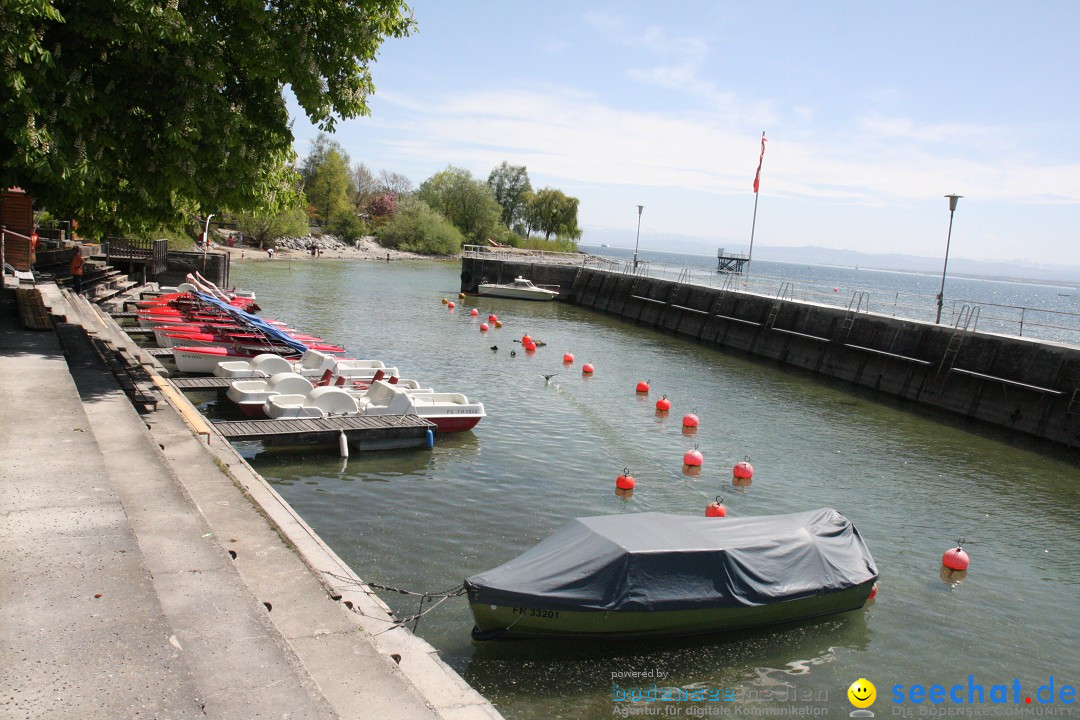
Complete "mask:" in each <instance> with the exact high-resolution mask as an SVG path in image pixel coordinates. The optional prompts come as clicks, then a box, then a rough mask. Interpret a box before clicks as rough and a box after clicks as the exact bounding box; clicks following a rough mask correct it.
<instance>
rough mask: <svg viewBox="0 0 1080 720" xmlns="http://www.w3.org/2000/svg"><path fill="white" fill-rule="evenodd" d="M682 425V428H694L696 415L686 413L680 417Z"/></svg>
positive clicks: (696, 419) (696, 421) (696, 423)
mask: <svg viewBox="0 0 1080 720" xmlns="http://www.w3.org/2000/svg"><path fill="white" fill-rule="evenodd" d="M682 426H683V427H684V428H696V427H697V426H698V417H697V415H695V414H694V413H692V412H691V413H686V414H685V415H683V418H682Z"/></svg>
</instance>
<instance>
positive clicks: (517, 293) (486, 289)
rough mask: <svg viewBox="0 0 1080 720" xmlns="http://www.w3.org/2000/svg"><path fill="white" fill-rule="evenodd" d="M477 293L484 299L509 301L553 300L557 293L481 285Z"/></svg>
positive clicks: (536, 289)
mask: <svg viewBox="0 0 1080 720" xmlns="http://www.w3.org/2000/svg"><path fill="white" fill-rule="evenodd" d="M477 292H478V293H479V294H480V295H483V296H484V297H497V298H508V299H510V300H554V299H555V298H556V297H557V296H558V294H559V293H557V292H555V291H554V290H545V289H544V288H539V287H531V288H518V287H513V286H510V285H495V284H493V283H487V284H482V285H480V286H479V287H478V288H477Z"/></svg>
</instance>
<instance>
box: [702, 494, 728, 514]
mask: <svg viewBox="0 0 1080 720" xmlns="http://www.w3.org/2000/svg"><path fill="white" fill-rule="evenodd" d="M705 517H727V508H726V507H724V496H723V495H717V496H716V500H715V501H714V502H711V503H709V504H708V505H707V506H706V507H705Z"/></svg>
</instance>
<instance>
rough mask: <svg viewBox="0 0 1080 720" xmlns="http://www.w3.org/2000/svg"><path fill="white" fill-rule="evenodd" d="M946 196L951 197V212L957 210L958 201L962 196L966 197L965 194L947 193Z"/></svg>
mask: <svg viewBox="0 0 1080 720" xmlns="http://www.w3.org/2000/svg"><path fill="white" fill-rule="evenodd" d="M945 197H947V198H949V212H954V211H955V210H956V201H957V200H959V199H960V198H962V197H964V196H963V195H946V196H945Z"/></svg>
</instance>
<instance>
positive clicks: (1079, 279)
mask: <svg viewBox="0 0 1080 720" xmlns="http://www.w3.org/2000/svg"><path fill="white" fill-rule="evenodd" d="M631 240H632V238H631ZM581 243H582V244H588V245H602V244H607V245H610V246H611V247H617V248H622V249H627V248H629V249H631V250H633V248H634V246H633V244H629V245H628V244H627V234H626V232H625V231H615V230H588V231H586V232H585V234H584V236H583V237H582V239H581ZM642 249H649V250H663V251H665V252H682V253H691V254H695V255H701V254H704V255H715V254H716V251H717V250H718V249H719V248H718V247H716V246H715V245H713V244H710V243H709V242H708V241H704V240H702V239H701V238H694V237H688V236H685V235H669V236H662V237H659V238H658V237H657V236H656V235H653V236H652V237H650V238H649V245H648V248H644V247H643V248H642ZM748 249H749V248H748V247H747V246H746V245H731V246H728V247H725V252H729V253H746V252H747V250H748ZM754 257H755V258H757V259H759V260H772V261H775V262H790V263H805V264H807V265H839V266H843V267H856V266H857V267H860V268H863V269H867V270H906V271H908V272H920V273H922V272H925V273H940V272H941V269H942V261H943V258H940V257H937V258H931V257H922V256H919V255H904V254H901V253H864V252H858V251H855V250H836V249H834V248H826V247H818V246H815V245H804V246H802V247H777V246H774V245H764V246H755V248H754ZM949 273H950V274H953V273H955V274H957V275H970V276H973V277H989V278H1009V279H1012V280H1041V281H1046V280H1054V281H1059V282H1066V283H1069V284H1071V285H1078V286H1080V265H1043V264H1040V263H1032V262H1028V261H1025V260H1016V261H1013V262H990V261H985V260H969V259H966V258H957V257H950V258H949Z"/></svg>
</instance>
